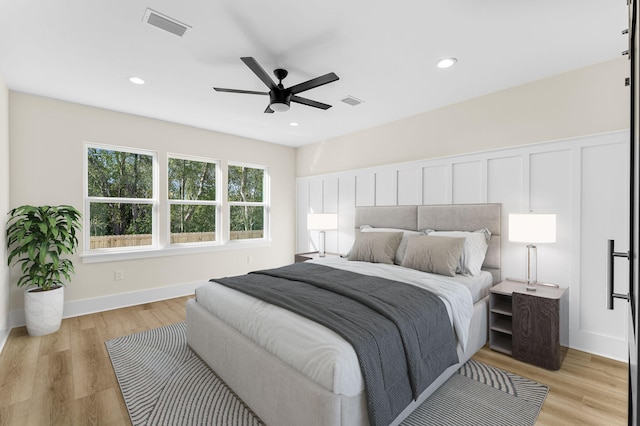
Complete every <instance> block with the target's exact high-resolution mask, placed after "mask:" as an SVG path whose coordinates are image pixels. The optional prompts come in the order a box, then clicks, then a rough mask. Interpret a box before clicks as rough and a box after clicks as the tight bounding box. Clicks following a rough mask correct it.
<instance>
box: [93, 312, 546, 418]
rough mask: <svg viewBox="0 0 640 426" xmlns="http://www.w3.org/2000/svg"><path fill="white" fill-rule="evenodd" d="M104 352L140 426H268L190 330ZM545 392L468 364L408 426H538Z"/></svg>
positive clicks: (180, 328)
mask: <svg viewBox="0 0 640 426" xmlns="http://www.w3.org/2000/svg"><path fill="white" fill-rule="evenodd" d="M105 344H106V347H107V351H108V352H109V356H110V358H111V363H112V364H113V368H114V371H115V373H116V377H117V378H118V383H119V384H120V390H121V391H122V395H123V397H124V400H125V403H126V405H127V409H128V411H129V416H130V417H131V422H132V424H133V425H134V426H135V425H149V426H150V425H212V426H256V425H263V423H262V422H261V421H260V419H259V418H258V417H257V416H256V415H255V414H254V413H253V412H252V411H251V409H249V408H248V407H247V406H246V405H245V404H244V403H243V402H242V401H241V400H240V398H239V397H237V396H236V395H235V394H234V393H233V391H232V390H231V389H230V388H229V387H228V386H227V385H226V384H225V383H224V382H223V381H222V380H221V379H220V378H219V377H218V376H217V375H216V374H215V373H214V372H213V371H212V370H211V369H210V368H209V367H208V366H207V365H206V364H205V363H204V362H203V361H202V360H201V359H200V358H199V357H198V356H197V355H196V354H195V353H194V352H193V351H191V349H189V347H188V346H187V338H186V328H185V323H183V322H181V323H177V324H173V325H170V326H167V327H161V328H157V329H154V330H149V331H144V332H141V333H136V334H132V335H129V336H124V337H119V338H117V339H113V340H108V341H107V342H105ZM547 392H548V388H547V387H546V386H544V385H541V384H538V383H536V382H533V381H531V380H529V379H525V378H523V377H520V376H518V375H515V374H512V373H508V372H506V371H503V370H500V369H498V368H495V367H491V366H488V365H486V364H483V363H481V362H477V361H474V360H470V361H469V362H467V363H466V364H465V365H464V366H462V367H461V368H460V370H459V371H458V373H457V374H454V375H453V376H452V377H451V378H450V379H449V380H448V381H447V382H446V383H445V384H444V385H442V386H441V387H440V389H438V390H437V391H436V392H435V393H434V394H433V395H431V397H429V398H428V399H427V400H426V401H425V402H424V403H422V405H420V407H418V408H417V409H416V410H415V411H414V412H413V413H412V414H411V415H410V416H409V417H408V418H407V419H406V420H405V421H404V422H403V423H402V425H403V426H425V425H429V426H431V425H452V426H465V425H474V426H482V425H487V426H500V425H505V426H514V425H523V426H528V425H534V424H535V422H536V419H537V417H538V414H539V412H540V408H541V407H542V403H543V402H544V400H545V398H546V396H547Z"/></svg>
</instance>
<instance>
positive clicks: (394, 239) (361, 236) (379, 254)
mask: <svg viewBox="0 0 640 426" xmlns="http://www.w3.org/2000/svg"><path fill="white" fill-rule="evenodd" d="M401 240H402V232H358V233H357V234H356V241H355V242H354V243H353V247H351V252H350V253H349V257H348V259H349V260H359V261H361V262H370V263H390V264H393V259H394V258H395V257H396V251H397V250H398V246H399V245H400V241H401Z"/></svg>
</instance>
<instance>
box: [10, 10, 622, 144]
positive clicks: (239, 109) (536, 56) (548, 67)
mask: <svg viewBox="0 0 640 426" xmlns="http://www.w3.org/2000/svg"><path fill="white" fill-rule="evenodd" d="M625 3H626V2H625V1H624V0H536V1H524V0H394V1H389V0H324V1H321V2H320V1H314V2H309V1H295V0H268V1H266V0H183V1H175V0H146V1H139V0H127V1H114V0H93V1H88V0H55V1H52V0H0V76H2V77H3V78H4V80H5V82H6V84H7V86H8V87H9V89H11V90H15V91H21V92H27V93H33V94H37V95H42V96H47V97H52V98H57V99H63V100H68V101H72V102H77V103H81V104H86V105H92V106H97V107H102V108H107V109H111V110H116V111H123V112H127V113H132V114H137V115H142V116H146V117H153V118H158V119H162V120H167V121H172V122H177V123H183V124H187V125H191V126H196V127H201V128H205V129H211V130H216V131H220V132H225V133H231V134H237V135H242V136H246V137H251V138H256V139H260V140H264V141H269V142H274V143H278V144H283V145H290V146H301V145H305V144H308V143H313V142H318V141H322V140H326V139H329V138H333V137H336V136H340V135H344V134H348V133H352V132H355V131H357V130H360V129H364V128H368V127H372V126H376V125H379V124H383V123H386V122H389V121H393V120H397V119H400V118H404V117H408V116H411V115H415V114H418V113H421V112H424V111H428V110H432V109H435V108H439V107H442V106H444V105H448V104H452V103H456V102H460V101H463V100H466V99H471V98H474V97H477V96H481V95H484V94H487V93H491V92H495V91H498V90H502V89H506V88H509V87H513V86H517V85H520V84H523V83H526V82H529V81H533V80H538V79H541V78H545V77H548V76H551V75H554V74H558V73H562V72H566V71H570V70H574V69H577V68H581V67H584V66H588V65H591V64H595V63H600V62H604V61H608V60H611V59H614V58H617V57H619V56H620V54H621V52H622V51H623V50H625V49H626V48H627V36H623V35H622V34H621V30H623V29H625V28H626V27H627V9H626V4H625ZM147 7H149V8H152V9H154V10H156V11H158V12H160V13H163V14H166V15H168V16H170V17H172V18H174V19H176V20H179V21H181V22H183V23H185V24H188V25H190V26H191V27H192V29H191V30H190V31H188V32H187V34H186V35H185V36H184V37H182V38H180V37H178V36H175V35H173V34H170V33H168V32H165V31H163V30H160V29H158V28H155V27H152V26H149V25H147V24H144V23H143V22H142V18H143V15H144V13H145V10H146V9H147ZM241 56H252V57H254V58H255V59H256V60H257V61H258V62H259V63H260V64H261V65H262V67H263V68H264V69H265V70H267V72H268V73H269V74H271V72H272V71H273V69H275V68H285V69H287V70H288V71H289V76H288V77H287V78H286V79H285V80H284V85H285V86H286V87H289V86H292V85H294V84H297V83H300V82H302V81H306V80H308V79H311V78H314V77H317V76H319V75H322V74H326V73H328V72H335V73H336V74H337V75H338V76H339V77H340V80H339V81H337V82H334V83H331V84H327V85H325V86H322V87H318V88H315V89H312V90H309V91H307V92H304V93H302V94H301V96H304V97H306V98H310V99H313V100H317V101H320V102H323V103H328V104H331V105H333V107H332V108H331V109H329V110H326V111H323V110H320V109H316V108H311V107H308V106H304V105H300V104H292V105H291V109H290V110H289V111H288V112H285V113H275V114H264V113H263V111H264V109H265V108H266V106H267V104H268V97H266V96H259V95H245V94H230V93H218V92H215V91H213V89H212V87H213V86H218V87H226V88H236V89H245V90H256V91H266V86H264V84H263V83H262V82H261V81H260V80H259V79H258V78H257V77H256V76H255V75H254V74H253V73H252V72H251V71H250V70H249V68H247V67H246V66H245V65H244V64H243V63H242V62H241V61H240V57H241ZM447 56H454V57H456V58H458V63H457V65H456V66H455V67H453V68H451V69H448V70H441V69H437V68H436V67H435V63H436V62H437V60H438V59H440V58H442V57H447ZM132 76H137V77H141V78H143V79H144V80H146V84H144V85H141V86H137V85H133V84H131V83H130V82H129V80H128V79H129V77H132ZM346 96H354V97H356V98H358V99H361V100H363V101H364V103H363V104H361V105H358V106H355V107H353V106H350V105H347V104H345V103H343V102H341V99H343V98H344V97H346ZM292 121H295V122H298V123H299V124H300V125H299V126H297V127H291V126H289V123H290V122H292Z"/></svg>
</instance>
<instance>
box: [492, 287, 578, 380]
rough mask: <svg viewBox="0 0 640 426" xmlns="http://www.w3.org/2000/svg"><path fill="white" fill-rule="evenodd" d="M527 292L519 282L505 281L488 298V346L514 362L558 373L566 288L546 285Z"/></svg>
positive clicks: (560, 361) (560, 360)
mask: <svg viewBox="0 0 640 426" xmlns="http://www.w3.org/2000/svg"><path fill="white" fill-rule="evenodd" d="M536 289H537V290H536V291H527V290H526V288H525V284H524V283H523V282H519V281H510V280H505V281H502V282H501V283H499V284H497V285H495V286H494V287H492V288H491V292H490V295H489V303H490V318H489V346H490V347H491V349H493V350H495V351H499V352H503V353H506V354H508V355H511V356H513V357H514V358H515V359H517V360H520V361H524V362H527V363H529V364H533V365H537V366H539V367H544V368H548V369H550V370H557V369H559V368H560V365H562V355H563V353H564V351H562V350H561V348H560V305H561V300H562V298H563V297H565V295H566V294H567V293H566V289H564V288H555V287H549V286H545V285H538V286H536Z"/></svg>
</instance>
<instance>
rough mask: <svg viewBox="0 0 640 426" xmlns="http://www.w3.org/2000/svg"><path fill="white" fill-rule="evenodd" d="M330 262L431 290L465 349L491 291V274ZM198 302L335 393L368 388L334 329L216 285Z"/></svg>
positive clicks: (199, 296)
mask: <svg viewBox="0 0 640 426" xmlns="http://www.w3.org/2000/svg"><path fill="white" fill-rule="evenodd" d="M317 262H321V263H323V264H325V265H327V266H331V267H335V268H340V269H346V270H350V271H352V272H358V273H361V274H365V275H376V276H381V277H383V278H387V279H393V280H396V281H402V282H405V283H409V284H412V285H416V286H420V287H424V288H427V289H429V290H430V291H432V292H433V293H435V294H436V295H438V296H439V297H440V298H441V299H442V300H443V301H444V303H445V305H446V306H447V311H448V313H449V318H450V320H451V322H452V324H453V327H454V330H455V331H456V336H457V338H458V342H459V344H460V346H461V348H462V349H464V346H465V344H466V341H467V338H468V330H469V322H470V320H471V316H472V313H473V301H474V296H473V295H474V294H475V295H477V296H479V295H481V294H483V293H484V292H488V288H489V287H490V286H491V283H492V278H491V274H489V273H486V274H482V275H481V276H479V277H474V278H470V277H463V276H457V277H445V276H441V275H434V274H427V273H424V272H419V271H415V270H411V269H407V268H402V267H400V266H395V265H382V264H371V263H365V262H349V261H346V260H345V259H340V258H330V259H329V258H328V259H321V260H318V261H317ZM196 299H197V301H198V303H199V304H200V305H201V306H202V307H204V308H205V309H207V310H208V311H210V312H211V313H213V314H214V315H216V316H217V317H218V318H219V319H221V320H222V321H223V322H225V323H226V324H228V325H230V326H231V327H233V328H235V329H236V330H238V331H239V332H241V333H242V334H243V335H245V336H246V337H247V338H249V339H251V340H252V341H254V342H255V343H256V344H258V345H260V346H262V347H264V348H265V349H266V350H267V351H269V352H270V353H272V354H273V355H275V356H277V357H278V358H280V359H281V360H282V361H283V362H285V363H286V364H288V365H290V366H291V367H292V368H294V369H295V370H297V371H298V372H300V373H301V374H303V375H305V376H306V377H308V378H309V379H311V380H312V381H314V382H315V383H317V384H319V385H320V386H322V387H323V388H325V389H327V390H328V391H330V392H333V393H335V394H340V395H345V396H356V395H358V394H360V392H361V391H362V390H363V389H364V382H363V378H362V375H361V373H360V367H359V363H358V359H357V357H356V354H355V351H354V350H353V347H352V346H351V345H350V344H349V343H347V342H346V341H345V340H344V339H343V338H342V337H340V336H338V335H337V334H336V333H335V332H333V331H331V330H329V329H328V328H326V327H323V326H321V325H319V324H317V323H315V322H313V321H311V320H308V319H306V318H303V317H301V316H299V315H297V314H294V313H292V312H289V311H287V310H285V309H282V308H279V307H276V306H273V305H271V304H268V303H266V302H263V301H261V300H258V299H255V298H253V297H251V296H248V295H246V294H243V293H240V292H237V291H235V290H232V289H230V288H227V287H224V286H222V285H219V284H215V283H211V282H210V283H207V284H205V285H202V286H200V287H199V288H197V289H196Z"/></svg>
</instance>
